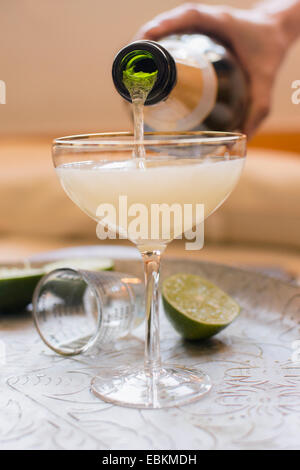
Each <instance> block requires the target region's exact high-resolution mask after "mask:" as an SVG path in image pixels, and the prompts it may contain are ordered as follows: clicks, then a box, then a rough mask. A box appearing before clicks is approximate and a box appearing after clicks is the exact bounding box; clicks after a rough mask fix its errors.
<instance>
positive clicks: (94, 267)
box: [43, 258, 114, 273]
mask: <svg viewBox="0 0 300 470" xmlns="http://www.w3.org/2000/svg"><path fill="white" fill-rule="evenodd" d="M62 268H71V269H82V270H86V271H109V270H112V269H113V268H114V262H113V260H111V259H100V258H98V259H97V258H71V259H64V260H59V261H55V262H54V263H49V264H45V265H44V266H43V271H44V272H45V273H49V272H50V271H54V269H62Z"/></svg>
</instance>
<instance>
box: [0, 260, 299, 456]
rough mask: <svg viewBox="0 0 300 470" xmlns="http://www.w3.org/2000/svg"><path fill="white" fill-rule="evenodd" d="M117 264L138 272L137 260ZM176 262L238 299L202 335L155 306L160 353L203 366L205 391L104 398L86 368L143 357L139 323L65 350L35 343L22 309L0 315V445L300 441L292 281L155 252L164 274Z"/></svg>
mask: <svg viewBox="0 0 300 470" xmlns="http://www.w3.org/2000/svg"><path fill="white" fill-rule="evenodd" d="M116 269H117V270H120V271H123V272H135V273H136V274H142V271H141V269H142V266H141V263H140V262H139V261H136V260H130V261H126V260H119V261H117V266H116ZM176 272H191V273H197V274H199V275H203V276H205V277H207V278H208V279H210V280H211V281H213V282H215V283H216V284H217V285H219V286H220V287H221V288H223V289H224V290H225V291H227V292H228V293H230V294H231V295H233V296H234V297H235V298H236V299H237V301H238V302H239V303H240V304H241V306H242V307H243V310H242V313H241V315H240V317H239V319H238V320H237V321H236V322H235V323H233V324H232V325H231V326H230V327H228V328H227V329H226V330H224V332H222V333H220V334H219V335H218V336H217V337H216V338H213V339H211V340H209V341H207V342H206V343H202V344H196V343H191V342H185V341H182V339H181V338H180V337H179V336H178V335H177V334H176V333H175V332H174V330H173V329H172V327H171V326H170V325H169V323H168V322H167V320H166V319H165V317H164V314H163V312H162V314H161V327H162V333H161V349H162V356H163V359H164V360H166V361H169V362H177V363H179V364H186V365H189V366H193V367H194V366H199V367H200V368H202V369H203V370H205V371H207V373H208V374H209V375H210V377H211V379H212V383H213V388H212V390H211V392H210V393H209V394H208V395H206V396H204V397H203V398H202V399H201V400H200V401H198V402H196V403H194V404H191V405H188V406H184V407H181V408H171V409H167V410H153V411H152V410H134V409H129V408H122V407H116V406H112V405H109V404H106V403H103V402H101V401H100V400H99V399H97V398H96V397H94V396H93V395H92V393H91V392H90V389H89V385H90V379H91V377H92V376H93V375H94V374H95V372H96V370H97V371H99V370H101V367H114V366H116V367H117V366H120V365H123V364H126V363H129V362H130V363H132V362H133V361H141V360H142V357H143V342H142V340H141V338H142V337H143V329H140V331H138V332H137V336H136V337H133V338H131V339H129V340H123V341H121V342H119V344H118V345H116V347H115V348H114V349H113V350H112V349H107V350H105V351H97V350H95V349H94V350H93V351H90V352H89V353H86V354H84V355H81V356H77V357H75V358H63V357H60V356H57V355H55V354H54V353H52V352H51V351H50V350H48V349H47V348H46V346H44V345H43V343H42V342H41V340H40V339H39V337H38V335H37V333H36V331H35V329H34V327H33V323H32V321H31V318H30V317H29V316H28V314H19V315H15V316H12V315H10V316H6V317H4V316H2V317H0V340H2V341H3V342H4V344H5V348H6V360H5V361H2V362H3V363H2V364H1V369H0V370H1V376H0V377H1V388H0V448H1V449H296V448H297V449H299V448H300V432H299V430H300V363H299V362H298V363H297V362H295V358H296V359H297V354H296V353H297V351H295V348H296V347H297V343H295V341H297V340H300V288H299V287H296V286H293V285H291V284H286V283H283V282H281V281H278V280H275V279H272V278H268V277H265V276H263V275H260V274H257V273H254V272H247V271H243V270H240V269H236V268H229V267H225V266H221V265H217V264H212V263H199V262H191V261H183V260H182V261H181V260H180V261H178V260H164V261H163V269H162V277H163V276H167V275H170V274H174V273H176ZM2 344H3V343H2ZM120 348H122V354H121V355H120V354H119V352H118V349H120ZM293 348H294V349H293ZM299 349H300V343H299ZM295 354H296V355H295ZM298 356H299V359H300V354H299V355H298ZM292 359H293V360H292Z"/></svg>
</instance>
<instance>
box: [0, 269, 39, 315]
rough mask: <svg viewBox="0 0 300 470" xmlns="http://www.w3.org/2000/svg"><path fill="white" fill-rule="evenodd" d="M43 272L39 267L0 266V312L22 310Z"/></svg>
mask: <svg viewBox="0 0 300 470" xmlns="http://www.w3.org/2000/svg"><path fill="white" fill-rule="evenodd" d="M43 274H44V273H43V271H42V270H41V269H30V268H29V269H28V268H26V269H25V268H24V269H22V268H1V269H0V312H12V311H17V310H23V309H24V308H25V307H26V305H27V304H29V303H30V302H31V297H32V294H33V291H34V289H35V286H36V285H37V283H38V282H39V280H40V279H41V277H42V276H43Z"/></svg>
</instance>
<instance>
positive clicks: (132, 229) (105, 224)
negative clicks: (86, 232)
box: [96, 195, 205, 250]
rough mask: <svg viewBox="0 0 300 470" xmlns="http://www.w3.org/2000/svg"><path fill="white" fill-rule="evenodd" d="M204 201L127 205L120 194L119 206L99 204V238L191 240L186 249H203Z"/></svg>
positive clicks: (139, 241) (126, 201)
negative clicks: (198, 202)
mask: <svg viewBox="0 0 300 470" xmlns="http://www.w3.org/2000/svg"><path fill="white" fill-rule="evenodd" d="M204 214H205V213H204V204H180V203H173V204H171V205H169V204H166V203H161V204H155V203H153V204H150V205H149V206H148V205H145V204H141V203H134V204H130V205H128V198H127V196H126V195H120V196H119V201H118V206H117V207H116V206H115V205H113V204H110V203H103V204H100V205H99V206H98V208H97V211H96V216H97V220H98V225H97V237H98V238H100V240H107V239H116V238H117V237H118V238H120V239H129V240H132V241H134V242H135V243H137V244H143V242H145V243H147V242H149V241H150V240H151V243H152V242H153V241H157V242H159V241H169V240H172V239H174V238H176V239H182V238H183V237H184V238H185V239H186V240H188V242H186V243H185V249H186V250H200V249H201V248H202V247H203V244H204Z"/></svg>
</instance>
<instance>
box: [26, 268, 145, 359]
mask: <svg viewBox="0 0 300 470" xmlns="http://www.w3.org/2000/svg"><path fill="white" fill-rule="evenodd" d="M144 292H145V291H144V285H143V283H142V281H141V280H140V279H139V278H137V277H135V276H132V275H130V274H122V273H117V272H108V271H102V272H101V271H99V272H94V271H93V272H92V271H83V270H75V269H70V268H63V269H56V270H55V271H52V272H50V273H49V274H47V275H46V276H44V277H43V278H42V279H41V280H40V282H39V284H38V285H37V287H36V289H35V292H34V295H33V300H32V304H33V318H34V322H35V325H36V328H37V330H38V332H39V334H40V336H41V338H42V340H43V341H44V343H45V344H46V345H47V346H49V348H51V349H52V350H53V351H55V352H57V353H59V354H62V355H65V356H72V355H76V354H80V353H82V352H85V351H87V350H88V349H90V348H91V347H92V346H94V345H97V346H102V345H105V344H107V343H113V342H114V341H115V340H117V339H119V338H122V337H124V336H126V335H127V334H129V333H130V332H131V331H132V330H133V329H134V328H136V327H137V326H139V325H140V324H141V323H142V321H143V320H144V310H145V306H144Z"/></svg>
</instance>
